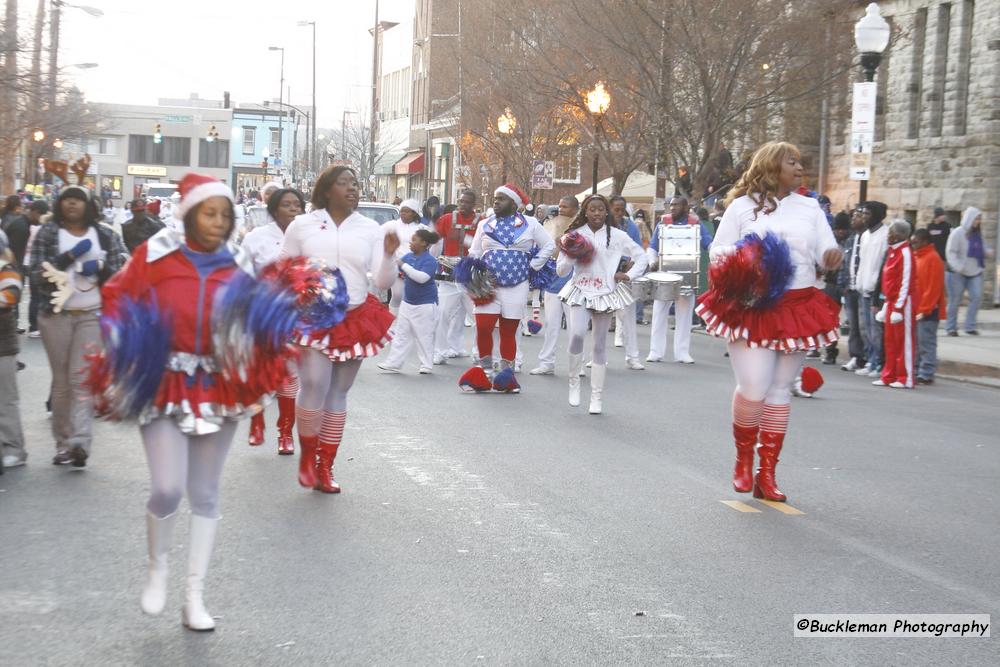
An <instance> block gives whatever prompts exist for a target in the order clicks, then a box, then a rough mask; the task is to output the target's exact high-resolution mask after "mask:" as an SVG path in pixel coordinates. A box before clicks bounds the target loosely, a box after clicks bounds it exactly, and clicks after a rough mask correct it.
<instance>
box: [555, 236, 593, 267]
mask: <svg viewBox="0 0 1000 667" xmlns="http://www.w3.org/2000/svg"><path fill="white" fill-rule="evenodd" d="M557 245H558V246H559V250H561V251H562V252H564V253H566V255H567V256H568V257H571V258H573V259H575V260H576V262H577V264H582V265H583V266H586V265H587V264H590V263H591V262H592V261H593V260H594V244H592V243H591V242H590V240H589V239H588V238H587V237H586V236H584V235H583V234H581V233H580V232H578V231H576V230H573V231H571V232H566V233H565V234H563V235H562V236H561V237H560V238H559V241H557Z"/></svg>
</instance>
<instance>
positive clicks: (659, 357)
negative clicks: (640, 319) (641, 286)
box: [646, 195, 712, 364]
mask: <svg viewBox="0 0 1000 667" xmlns="http://www.w3.org/2000/svg"><path fill="white" fill-rule="evenodd" d="M711 243H712V234H711V232H710V231H709V230H708V229H707V227H706V226H705V225H702V224H701V222H700V221H699V220H698V217H697V216H696V215H694V214H693V213H691V212H690V210H689V208H688V201H687V199H685V198H684V197H681V196H676V195H675V196H674V197H673V198H672V199H671V200H670V213H669V214H667V215H664V216H663V218H662V219H661V221H660V224H658V225H657V226H656V229H655V230H653V238H652V240H651V241H650V244H649V250H648V251H647V253H648V256H649V262H650V268H658V269H659V270H660V271H661V272H664V271H669V272H671V273H674V274H679V275H681V277H682V282H681V284H680V286H679V288H678V289H677V290H676V293H675V296H674V298H673V300H672V301H671V300H664V299H659V298H656V294H655V293H654V300H653V320H652V327H651V330H650V338H649V356H647V357H646V361H648V362H657V361H663V357H664V356H665V355H666V348H667V331H668V326H667V316H668V313H669V312H670V304H671V303H673V304H674V321H675V325H676V326H675V329H674V361H677V362H680V363H682V364H693V363H694V359H692V358H691V324H692V320H693V319H694V301H695V297H696V296H697V294H698V281H699V268H700V263H701V251H702V249H705V248H708V246H709V245H710V244H711Z"/></svg>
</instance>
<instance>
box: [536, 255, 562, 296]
mask: <svg viewBox="0 0 1000 667" xmlns="http://www.w3.org/2000/svg"><path fill="white" fill-rule="evenodd" d="M537 254H538V248H535V249H534V250H532V251H531V257H532V259H534V258H535V256H536V255H537ZM557 280H559V274H557V273H556V260H554V259H549V261H547V262H545V266H543V267H542V268H540V269H538V270H537V271H535V270H534V269H532V268H529V269H528V287H530V288H531V289H541V290H544V289H548V288H549V286H551V285H552V284H553V283H554V282H556V281H557Z"/></svg>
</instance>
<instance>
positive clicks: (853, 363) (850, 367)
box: [840, 357, 858, 371]
mask: <svg viewBox="0 0 1000 667" xmlns="http://www.w3.org/2000/svg"><path fill="white" fill-rule="evenodd" d="M840 370H842V371H856V370H858V358H857V357H851V360H850V361H848V362H847V363H846V364H844V365H843V366H841V367H840Z"/></svg>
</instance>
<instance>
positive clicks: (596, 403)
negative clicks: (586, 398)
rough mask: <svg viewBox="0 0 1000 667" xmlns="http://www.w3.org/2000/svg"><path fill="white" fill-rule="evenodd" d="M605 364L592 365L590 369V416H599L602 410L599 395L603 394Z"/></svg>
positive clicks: (606, 367)
mask: <svg viewBox="0 0 1000 667" xmlns="http://www.w3.org/2000/svg"><path fill="white" fill-rule="evenodd" d="M607 372H608V365H607V364H594V365H593V366H591V367H590V414H592V415H599V414H601V410H602V409H603V407H604V406H603V405H601V394H602V393H603V392H604V376H605V375H607Z"/></svg>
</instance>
